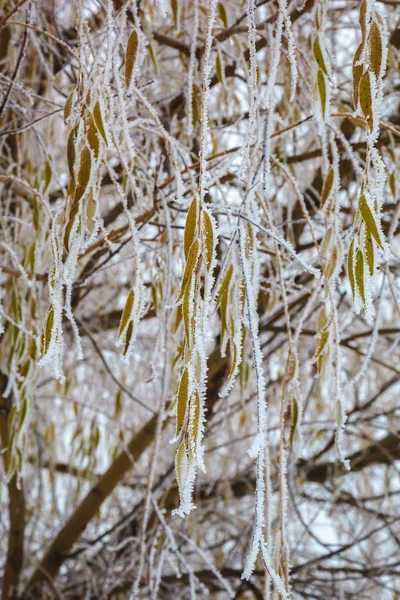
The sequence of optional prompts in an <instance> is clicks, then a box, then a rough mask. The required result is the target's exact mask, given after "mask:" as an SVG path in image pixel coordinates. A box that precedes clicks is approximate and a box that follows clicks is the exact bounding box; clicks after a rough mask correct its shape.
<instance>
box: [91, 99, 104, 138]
mask: <svg viewBox="0 0 400 600" xmlns="http://www.w3.org/2000/svg"><path fill="white" fill-rule="evenodd" d="M93 119H94V122H95V124H96V127H97V131H98V132H99V133H100V135H101V137H102V138H103V140H104V142H105V144H106V146H107V136H106V132H105V129H104V123H103V117H102V116H101V108H100V102H96V104H95V105H94V109H93Z"/></svg>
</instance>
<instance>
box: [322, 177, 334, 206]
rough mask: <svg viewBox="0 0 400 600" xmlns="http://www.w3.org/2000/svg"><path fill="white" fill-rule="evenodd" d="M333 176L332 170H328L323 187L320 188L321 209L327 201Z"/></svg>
mask: <svg viewBox="0 0 400 600" xmlns="http://www.w3.org/2000/svg"><path fill="white" fill-rule="evenodd" d="M334 176H335V171H334V170H333V169H329V171H328V174H327V176H326V178H325V181H324V185H323V187H322V193H321V208H322V207H323V206H324V205H325V204H326V201H327V200H328V198H329V195H330V193H331V191H332V186H333V179H334Z"/></svg>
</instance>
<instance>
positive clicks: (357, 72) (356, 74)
mask: <svg viewBox="0 0 400 600" xmlns="http://www.w3.org/2000/svg"><path fill="white" fill-rule="evenodd" d="M362 49H363V44H360V45H359V46H358V48H357V50H356V53H355V55H354V58H353V102H354V108H355V109H356V108H357V106H358V99H359V87H360V79H361V76H362V74H363V70H364V67H363V65H357V63H358V61H359V60H360V57H361V52H362Z"/></svg>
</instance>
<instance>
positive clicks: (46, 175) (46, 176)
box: [43, 160, 53, 194]
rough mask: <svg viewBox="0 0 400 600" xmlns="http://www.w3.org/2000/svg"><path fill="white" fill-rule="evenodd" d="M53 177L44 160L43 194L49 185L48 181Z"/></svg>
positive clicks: (47, 163) (48, 165) (47, 162)
mask: <svg viewBox="0 0 400 600" xmlns="http://www.w3.org/2000/svg"><path fill="white" fill-rule="evenodd" d="M52 176H53V172H52V170H51V166H50V163H49V161H48V160H46V162H45V165H44V187H43V194H45V193H46V191H47V188H48V187H49V185H50V181H51V178H52Z"/></svg>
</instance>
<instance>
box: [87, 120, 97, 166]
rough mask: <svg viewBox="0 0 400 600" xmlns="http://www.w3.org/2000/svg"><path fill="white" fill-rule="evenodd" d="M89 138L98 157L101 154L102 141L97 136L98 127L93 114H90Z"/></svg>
mask: <svg viewBox="0 0 400 600" xmlns="http://www.w3.org/2000/svg"><path fill="white" fill-rule="evenodd" d="M87 140H88V144H89V146H90V147H91V149H92V150H93V154H94V157H95V158H97V157H98V156H99V150H100V142H99V138H98V136H97V127H96V125H95V123H94V119H93V117H92V115H91V114H89V116H88V126H87Z"/></svg>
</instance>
